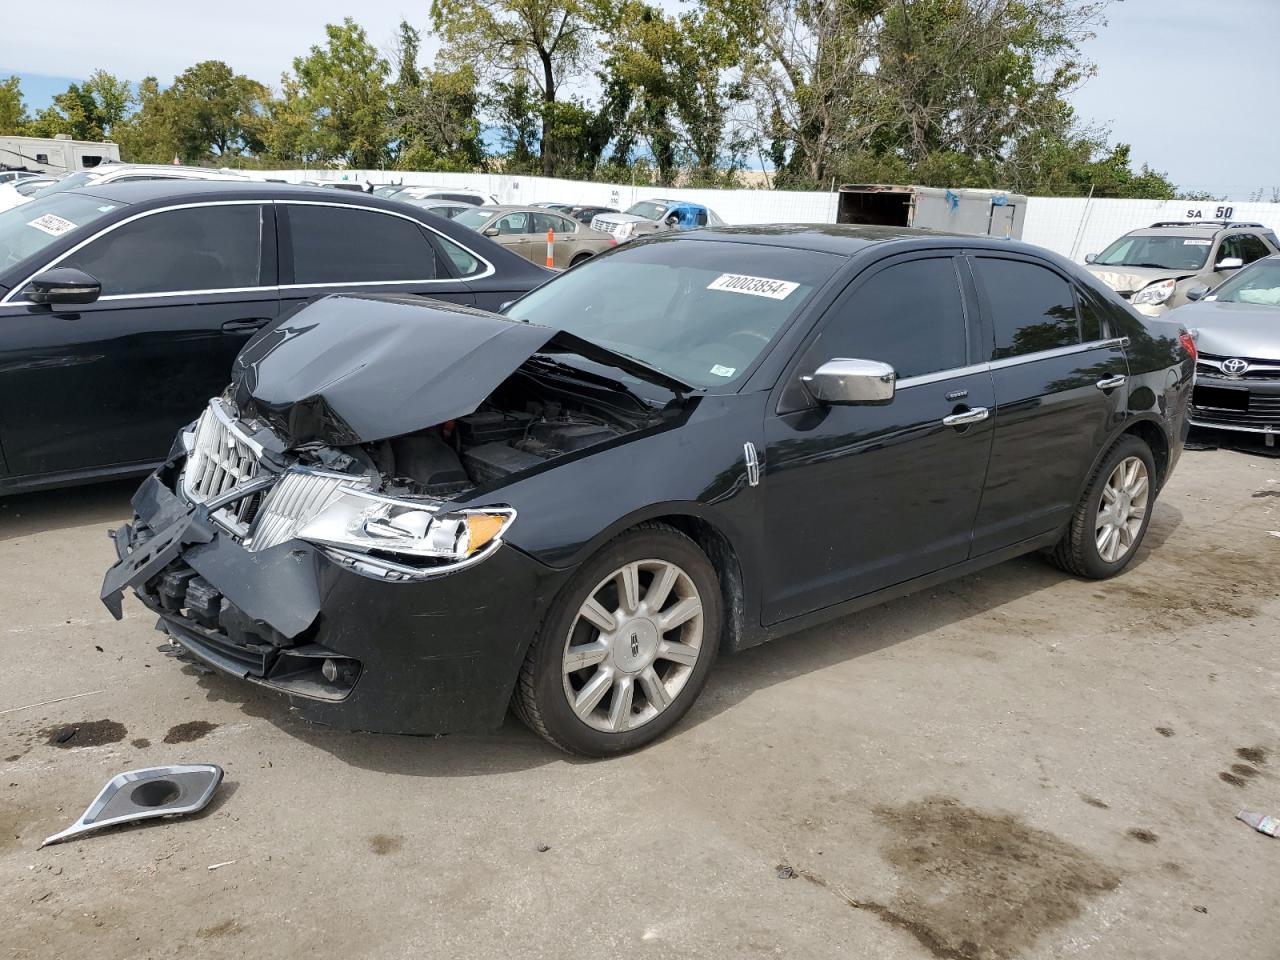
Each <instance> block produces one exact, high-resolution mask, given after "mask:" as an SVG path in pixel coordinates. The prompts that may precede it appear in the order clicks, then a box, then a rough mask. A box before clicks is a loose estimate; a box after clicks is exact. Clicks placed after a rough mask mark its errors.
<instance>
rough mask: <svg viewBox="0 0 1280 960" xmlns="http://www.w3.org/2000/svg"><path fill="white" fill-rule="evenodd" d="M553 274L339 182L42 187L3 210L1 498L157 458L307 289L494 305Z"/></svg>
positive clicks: (144, 467)
mask: <svg viewBox="0 0 1280 960" xmlns="http://www.w3.org/2000/svg"><path fill="white" fill-rule="evenodd" d="M95 169H98V168H95ZM73 176H78V174H73ZM549 276H550V274H549V273H548V272H547V271H546V270H544V269H541V268H538V267H535V266H533V265H531V264H530V263H529V262H528V261H526V260H523V259H521V258H520V257H517V256H515V255H513V254H511V253H509V252H507V251H506V250H504V249H503V248H502V247H500V246H498V245H497V244H494V243H491V242H490V241H489V240H487V239H485V238H484V237H481V236H479V235H478V234H475V233H473V232H472V231H470V230H466V229H463V228H461V227H455V226H453V225H452V221H448V220H442V219H440V218H439V217H435V216H432V215H431V214H429V213H428V212H427V211H422V210H418V209H416V208H414V207H409V206H405V205H403V204H398V203H388V202H386V201H384V200H381V199H378V198H376V197H372V196H370V195H368V194H360V193H353V192H348V191H344V190H321V189H317V188H311V187H299V186H292V185H273V184H262V183H253V182H251V181H245V180H241V181H239V182H222V183H213V182H200V181H173V180H167V181H166V180H150V181H146V182H137V183H105V182H99V183H97V184H94V185H92V186H89V187H84V188H81V189H78V190H66V191H61V192H55V193H53V194H50V195H48V196H43V197H38V198H36V199H33V200H32V201H31V202H30V203H27V204H25V205H24V206H22V207H18V208H15V209H13V210H8V211H5V212H3V213H0V494H4V493H11V492H16V491H21V490H29V489H34V488H36V487H41V486H56V485H60V484H66V483H75V482H80V481H83V480H90V479H95V478H99V477H109V476H116V475H123V474H133V473H145V472H146V471H148V470H150V469H152V467H153V466H154V465H155V464H156V463H157V462H159V461H160V460H162V459H163V458H164V455H165V452H166V451H167V450H168V448H169V442H170V438H171V437H172V435H173V431H174V430H176V429H177V428H178V426H180V425H181V424H183V423H186V422H188V421H189V420H190V419H191V418H192V416H194V415H195V414H196V413H197V412H198V411H199V410H200V409H201V408H202V407H203V406H204V405H205V403H206V401H207V400H208V398H209V397H210V396H211V395H212V394H214V393H216V392H218V391H219V390H221V389H222V387H223V385H224V384H225V383H226V380H227V378H228V376H229V375H230V371H231V361H232V359H233V358H234V357H235V355H236V353H237V352H239V350H240V348H241V347H243V346H244V345H245V343H246V342H248V340H249V338H250V337H251V336H252V335H253V334H255V333H257V332H258V330H260V329H261V328H263V327H265V326H268V325H270V324H272V323H274V322H275V321H276V320H277V319H278V318H279V317H281V316H282V315H284V314H286V313H288V312H289V311H290V310H292V309H293V308H294V307H296V306H299V305H300V304H302V303H304V302H306V301H307V300H310V299H311V298H313V297H316V296H319V295H322V294H326V293H333V292H334V291H339V290H351V291H364V292H396V293H408V294H417V295H423V296H430V297H434V298H437V299H441V300H448V301H452V302H454V303H458V304H462V305H466V306H472V305H474V306H480V307H487V308H490V309H496V308H497V307H498V306H499V305H500V304H502V303H505V302H506V301H508V300H511V299H513V298H515V297H518V296H519V295H520V294H522V293H524V292H525V291H527V290H529V289H531V288H533V287H535V286H537V285H538V284H539V283H541V282H543V281H544V280H545V279H547V277H549Z"/></svg>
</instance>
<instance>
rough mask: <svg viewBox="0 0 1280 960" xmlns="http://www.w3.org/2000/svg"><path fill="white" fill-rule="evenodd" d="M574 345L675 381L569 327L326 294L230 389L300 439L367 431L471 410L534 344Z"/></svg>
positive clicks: (242, 404) (293, 441) (240, 362)
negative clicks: (567, 328)
mask: <svg viewBox="0 0 1280 960" xmlns="http://www.w3.org/2000/svg"><path fill="white" fill-rule="evenodd" d="M540 352H555V353H573V354H578V355H580V356H584V357H587V358H589V359H591V360H593V361H595V362H597V363H603V364H607V365H609V366H613V367H616V368H618V369H622V370H625V371H626V372H628V373H630V374H632V375H633V376H637V377H640V378H642V379H647V380H650V381H652V382H655V383H660V384H662V385H664V386H667V387H669V388H670V389H672V390H676V391H681V390H687V389H688V387H686V386H685V385H684V384H681V383H680V382H679V381H676V380H672V379H671V378H669V377H665V376H664V375H663V374H661V373H658V372H657V371H653V370H650V369H649V368H648V367H645V366H644V365H643V364H640V363H637V362H636V361H632V360H629V359H628V358H626V357H623V356H620V355H619V354H616V353H613V352H612V351H610V350H608V349H606V348H604V347H600V346H597V345H595V344H593V343H590V342H588V341H586V340H582V339H581V338H579V337H577V336H574V335H573V334H571V333H566V332H564V331H557V330H554V329H552V328H551V327H545V326H541V325H538V324H533V323H523V322H520V321H515V320H508V319H507V318H506V317H502V316H499V315H498V314H496V313H487V312H485V311H483V310H473V309H470V308H468V307H461V306H456V305H454V304H449V303H443V302H441V301H439V300H426V299H423V298H420V297H406V296H375V295H359V294H341V295H334V296H328V297H324V298H322V299H320V300H317V301H315V302H313V303H311V304H308V305H307V306H305V307H303V308H302V309H301V310H299V311H298V312H297V313H295V314H293V315H292V316H290V317H288V318H287V319H285V320H283V321H281V322H280V323H279V324H277V325H276V326H274V327H271V328H270V329H268V330H265V331H263V332H262V333H261V334H259V335H258V336H256V337H255V338H254V339H253V340H251V341H250V342H249V343H248V344H246V346H245V348H244V349H243V350H242V351H240V355H239V356H238V357H236V362H235V367H234V369H233V371H232V381H231V399H232V400H233V401H234V403H235V405H236V407H237V408H238V410H239V411H240V415H241V416H242V417H246V418H256V419H261V420H264V421H266V422H267V423H268V424H270V425H271V427H272V428H273V429H274V430H275V431H276V433H278V434H279V435H280V436H281V438H282V439H283V440H284V441H285V444H286V446H287V447H290V448H292V447H296V446H299V445H301V444H305V443H309V442H312V441H320V442H323V443H328V444H332V445H335V446H345V445H348V444H354V443H372V442H374V441H376V440H383V439H386V438H389V437H398V436H401V435H403V434H406V433H413V432H415V431H417V430H424V429H426V428H428V427H433V426H435V425H436V424H439V423H443V422H445V421H446V420H453V419H456V418H458V417H464V416H466V415H467V414H469V413H473V412H475V410H476V408H477V407H479V406H480V404H481V403H482V402H483V401H484V400H485V398H487V397H488V396H489V394H490V393H492V392H493V390H494V389H495V388H496V387H497V386H498V385H499V384H500V383H502V381H503V380H505V379H507V377H509V376H511V374H512V373H514V372H515V370H516V368H517V367H519V366H520V365H521V364H523V363H524V362H525V361H526V360H528V359H529V358H530V357H531V356H533V355H534V354H535V353H540Z"/></svg>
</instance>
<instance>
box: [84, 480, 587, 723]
mask: <svg viewBox="0 0 1280 960" xmlns="http://www.w3.org/2000/svg"><path fill="white" fill-rule="evenodd" d="M163 474H164V469H163V468H162V470H161V471H160V473H159V474H157V475H153V476H152V477H149V478H148V479H147V480H146V481H145V482H144V483H143V485H142V487H141V488H140V489H139V491H138V492H137V494H136V495H135V496H134V499H133V507H134V512H135V517H134V521H133V523H131V524H126V525H125V526H123V527H121V528H120V529H119V530H116V531H114V533H113V534H112V536H113V538H114V540H115V543H116V552H117V555H118V557H119V560H118V562H117V563H116V564H115V565H114V566H113V567H112V568H111V569H110V570H108V571H107V574H106V577H105V579H104V581H103V587H102V600H103V603H104V604H106V606H107V608H108V609H110V610H111V611H112V613H113V614H114V615H116V616H117V617H118V616H120V609H121V596H122V593H123V591H124V590H125V589H126V588H132V589H133V590H134V591H135V592H136V594H137V595H138V598H139V599H140V600H141V601H142V602H143V603H144V604H145V605H146V606H147V607H148V608H149V609H151V610H152V611H154V612H155V613H156V614H158V615H159V617H160V626H161V627H162V629H164V631H165V632H166V633H167V634H168V635H169V637H170V638H171V639H172V640H173V641H174V642H175V643H177V644H179V645H181V646H182V647H183V648H185V649H186V650H187V651H188V652H190V653H191V654H192V655H193V656H195V657H197V658H198V659H199V660H201V661H203V662H204V663H206V664H208V665H209V666H211V667H213V668H215V669H217V670H219V671H221V672H223V673H226V674H230V675H232V676H235V677H237V678H240V679H243V680H247V681H249V682H252V683H255V684H258V685H260V686H264V687H267V688H270V689H273V690H275V691H276V692H278V693H282V694H285V695H287V696H288V697H289V701H290V704H291V705H292V707H293V709H294V711H295V712H296V713H298V714H299V715H300V716H302V717H304V718H306V719H309V720H314V721H317V722H322V723H327V724H331V725H333V726H337V727H341V728H344V729H352V730H367V731H377V732H387V733H418V734H438V733H453V732H462V731H473V730H484V729H492V728H493V727H496V726H499V725H500V724H501V723H502V720H503V718H504V717H505V715H506V710H507V706H508V703H509V701H510V697H511V691H512V688H513V686H514V683H515V679H516V676H517V674H518V672H519V666H520V663H521V661H522V660H523V657H524V653H525V650H526V649H527V647H528V644H529V642H530V641H531V639H532V636H533V633H534V631H535V630H536V628H537V625H538V622H539V616H540V614H539V611H540V610H541V609H542V608H543V606H544V600H543V598H544V597H546V596H550V595H552V594H553V593H554V591H555V590H557V589H558V588H559V585H560V584H561V583H562V582H563V579H564V577H566V576H567V572H566V571H562V570H557V569H554V568H551V567H547V566H545V565H543V564H542V563H539V562H538V561H536V560H534V559H533V558H531V557H529V556H528V555H527V554H525V553H523V552H521V551H520V550H518V549H516V548H514V547H511V546H510V545H506V544H504V545H503V546H502V548H501V549H499V550H498V551H497V552H495V553H494V555H493V556H491V557H489V558H488V559H486V560H485V561H484V563H481V564H478V565H476V566H475V567H472V568H470V569H467V570H462V571H458V572H456V573H452V574H449V575H447V576H442V577H439V578H432V579H428V580H422V581H414V582H403V581H402V582H389V581H382V580H377V579H375V578H372V577H368V576H364V575H361V574H360V573H358V572H356V571H353V570H351V569H348V568H347V567H346V566H344V565H342V564H340V563H337V562H335V561H333V560H332V559H330V558H329V557H328V556H326V555H325V554H324V553H323V551H321V550H320V549H319V548H316V547H314V546H312V545H311V544H309V543H307V542H305V541H301V540H293V541H289V542H286V543H283V544H280V545H279V546H276V547H272V548H270V549H267V550H262V551H259V552H256V553H249V552H248V551H246V550H244V549H243V547H242V546H241V545H240V544H239V543H237V542H236V541H235V539H233V538H232V537H230V536H228V535H227V534H226V533H225V532H224V531H223V530H222V529H221V528H220V527H218V526H217V525H216V524H215V523H214V522H212V521H211V520H210V519H209V516H208V514H209V510H210V507H209V504H204V505H201V506H199V507H196V508H194V509H193V508H191V507H190V506H188V505H187V504H186V503H185V502H184V501H182V500H181V499H180V498H179V497H177V496H176V495H175V494H174V493H173V492H172V490H170V489H169V488H168V487H167V486H166V484H165V483H164V482H162V480H161V477H162V476H163ZM322 666H323V670H326V671H328V673H327V675H324V676H322Z"/></svg>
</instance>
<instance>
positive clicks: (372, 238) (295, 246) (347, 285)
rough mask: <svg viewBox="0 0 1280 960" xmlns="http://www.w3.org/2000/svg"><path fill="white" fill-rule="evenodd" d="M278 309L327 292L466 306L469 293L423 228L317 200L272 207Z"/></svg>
mask: <svg viewBox="0 0 1280 960" xmlns="http://www.w3.org/2000/svg"><path fill="white" fill-rule="evenodd" d="M276 213H277V216H278V218H279V220H280V223H281V244H280V250H281V255H280V296H281V301H282V303H283V304H284V306H285V307H291V306H297V305H300V304H302V303H305V302H306V301H307V300H310V299H311V298H312V297H318V296H322V295H324V294H329V293H387V294H394V293H400V294H418V295H421V296H427V297H436V298H438V299H441V300H448V301H450V302H452V303H461V304H464V305H467V306H469V305H471V304H473V303H474V302H475V296H474V294H473V293H472V292H471V289H470V287H469V286H468V285H467V284H466V282H465V281H463V280H461V279H459V278H458V277H457V275H456V274H457V272H458V271H457V269H456V268H454V267H453V266H452V265H451V264H450V263H449V262H446V260H447V258H445V257H442V256H441V255H440V254H439V253H438V252H437V250H436V248H435V246H433V245H432V243H431V241H430V239H429V238H428V231H427V229H426V227H424V226H422V224H420V223H419V222H418V221H417V220H414V219H412V218H411V217H407V216H405V215H403V214H398V213H394V212H391V211H385V210H378V209H374V208H372V207H359V206H355V205H353V204H345V203H327V202H323V201H293V200H291V201H288V202H283V201H282V202H278V203H277V204H276Z"/></svg>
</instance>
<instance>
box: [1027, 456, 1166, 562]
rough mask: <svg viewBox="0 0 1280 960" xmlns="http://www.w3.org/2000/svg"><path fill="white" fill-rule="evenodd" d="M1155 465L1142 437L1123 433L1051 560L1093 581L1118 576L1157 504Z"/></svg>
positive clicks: (1093, 478)
mask: <svg viewBox="0 0 1280 960" xmlns="http://www.w3.org/2000/svg"><path fill="white" fill-rule="evenodd" d="M1155 478H1156V464H1155V458H1154V457H1153V456H1152V455H1151V448H1150V447H1148V446H1147V445H1146V443H1144V442H1143V441H1142V440H1140V439H1139V438H1138V437H1135V436H1132V435H1130V434H1126V435H1125V436H1122V437H1120V439H1118V440H1117V441H1116V442H1115V443H1114V444H1113V445H1112V447H1111V449H1110V450H1108V451H1107V453H1106V455H1105V456H1104V457H1103V458H1102V460H1101V461H1100V462H1099V464H1098V466H1097V468H1096V469H1095V470H1094V472H1093V475H1092V476H1091V477H1090V478H1089V483H1088V485H1087V486H1086V487H1085V491H1084V494H1083V495H1082V496H1081V498H1080V502H1079V503H1078V504H1077V505H1076V509H1075V512H1074V513H1073V514H1072V516H1071V522H1070V523H1069V524H1068V525H1067V529H1066V532H1065V533H1063V535H1062V539H1061V540H1059V541H1058V544H1057V546H1055V547H1054V548H1053V549H1052V550H1051V551H1049V553H1048V557H1049V560H1050V561H1051V562H1052V563H1053V564H1054V565H1055V566H1058V567H1061V568H1062V569H1063V570H1065V571H1067V572H1068V573H1073V574H1075V575H1076V576H1078V577H1086V578H1088V579H1090V580H1105V579H1106V578H1107V577H1113V576H1115V575H1116V574H1117V573H1119V572H1120V571H1121V570H1123V569H1124V568H1125V567H1127V566H1128V565H1129V564H1130V562H1132V560H1133V558H1134V556H1135V555H1136V554H1137V552H1138V548H1139V547H1140V546H1141V545H1142V539H1143V537H1144V536H1146V533H1147V524H1148V523H1150V521H1151V510H1152V508H1153V507H1154V506H1155V500H1156V491H1155Z"/></svg>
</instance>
